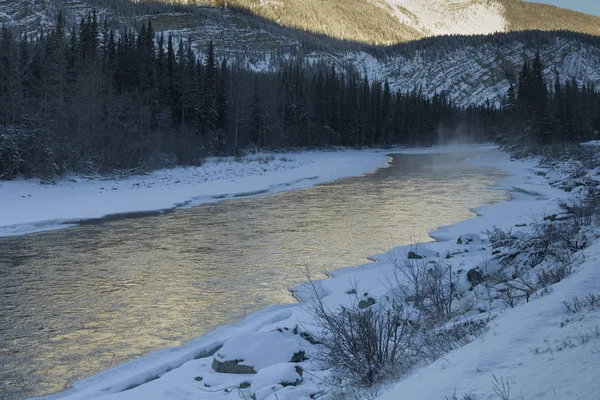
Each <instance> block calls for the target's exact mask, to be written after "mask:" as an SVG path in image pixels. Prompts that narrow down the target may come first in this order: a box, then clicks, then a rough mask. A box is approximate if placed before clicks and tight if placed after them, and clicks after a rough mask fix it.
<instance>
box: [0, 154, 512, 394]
mask: <svg viewBox="0 0 600 400" xmlns="http://www.w3.org/2000/svg"><path fill="white" fill-rule="evenodd" d="M465 158H467V155H464V154H463V155H456V154H453V155H412V156H394V161H393V165H392V166H391V167H390V168H386V169H381V170H378V171H377V172H376V173H374V174H371V175H367V176H364V177H359V178H349V179H344V180H340V181H337V182H334V183H331V184H326V185H321V186H317V187H315V188H309V189H304V190H298V191H294V192H284V193H280V194H277V195H273V196H266V197H257V198H249V199H239V200H234V201H226V202H221V203H218V204H210V205H205V206H201V207H196V208H193V209H188V210H181V211H178V212H175V213H170V214H167V215H163V216H150V217H144V218H139V219H128V220H121V221H108V222H105V223H102V224H95V225H85V226H79V227H74V228H69V229H65V230H61V231H56V232H46V233H40V234H33V235H28V236H25V237H16V238H4V239H0V398H3V399H10V398H23V397H28V396H32V395H41V394H46V393H51V392H56V391H60V390H62V389H63V388H64V387H65V386H67V385H69V384H70V383H72V382H74V381H75V380H77V379H81V378H83V377H85V376H88V375H90V374H93V373H96V372H98V371H101V370H104V369H107V368H110V367H112V366H115V365H117V364H119V363H121V362H124V361H127V360H129V359H132V358H135V357H139V356H141V355H143V354H146V353H148V352H151V351H153V350H157V349H160V348H163V347H166V346H176V345H179V344H181V343H183V342H186V341H188V340H190V339H192V338H194V337H197V336H200V335H202V334H204V333H206V332H207V331H209V330H211V329H213V328H214V327H216V326H218V325H221V324H226V323H232V322H235V321H237V320H239V319H240V318H242V317H243V316H244V315H247V314H248V313H250V312H253V311H256V310H258V309H260V308H263V307H266V306H269V305H273V304H281V303H289V302H293V301H294V299H293V297H292V296H291V295H290V294H289V292H288V291H287V288H288V287H290V286H293V285H295V284H297V283H299V282H301V281H302V280H303V277H302V274H301V272H300V269H299V267H301V266H303V265H305V264H306V265H309V266H310V267H311V270H313V271H327V270H331V269H334V268H338V267H343V266H347V265H356V264H359V263H363V262H364V261H365V257H366V256H368V255H371V254H375V253H380V252H382V251H385V250H387V249H389V248H390V247H392V246H394V245H398V244H403V243H408V242H415V241H425V240H429V237H428V236H427V233H428V232H429V231H431V230H433V229H435V227H437V226H440V225H448V224H452V223H454V222H457V221H460V220H463V219H465V218H469V217H472V216H474V215H473V214H472V213H471V212H469V208H471V207H475V206H480V205H484V204H491V203H494V202H497V201H501V200H505V199H506V198H507V195H506V194H505V193H504V192H500V191H492V190H485V188H486V187H488V186H490V185H493V184H494V183H496V182H497V181H498V180H499V179H500V178H501V176H502V175H501V174H500V173H498V172H496V171H494V170H491V169H482V168H474V167H469V166H467V165H465V164H464V163H462V161H463V160H464V159H465Z"/></svg>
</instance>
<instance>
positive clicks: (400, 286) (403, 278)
mask: <svg viewBox="0 0 600 400" xmlns="http://www.w3.org/2000/svg"><path fill="white" fill-rule="evenodd" d="M387 257H388V260H389V261H390V262H391V263H392V265H393V266H394V278H395V280H396V284H397V286H396V288H395V292H396V293H395V294H396V297H397V298H399V299H401V302H412V303H413V304H414V306H415V307H416V308H421V307H422V305H423V302H424V300H425V286H426V282H425V281H426V279H427V270H428V268H429V259H427V258H412V259H411V258H408V257H406V256H403V255H402V256H400V255H398V254H397V253H396V252H394V251H390V252H388V253H387Z"/></svg>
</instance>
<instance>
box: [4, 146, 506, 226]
mask: <svg viewBox="0 0 600 400" xmlns="http://www.w3.org/2000/svg"><path fill="white" fill-rule="evenodd" d="M494 147H495V146H490V145H474V146H439V147H433V148H415V149H401V148H399V149H369V150H340V151H310V152H300V153H261V154H255V155H249V156H247V157H246V158H244V159H243V160H241V161H236V160H234V158H232V157H226V158H220V159H217V158H213V159H209V160H208V161H207V162H206V163H205V164H204V165H203V166H200V167H178V168H172V169H162V170H158V171H154V172H151V173H149V174H146V175H133V176H129V177H124V178H107V177H89V178H86V177H74V176H71V177H65V178H62V179H60V180H58V181H57V182H56V183H55V184H51V185H45V184H40V183H39V181H38V180H16V181H7V182H0V204H2V207H1V208H0V237H3V236H18V235H25V234H29V233H34V232H42V231H48V230H55V229H61V228H67V227H69V226H73V225H75V224H77V223H78V222H81V221H84V220H93V219H102V218H105V217H107V216H118V215H127V214H136V213H146V212H164V211H169V210H174V209H178V208H186V207H193V206H197V205H201V204H206V203H214V202H218V201H221V200H228V199H234V198H240V197H249V196H258V195H268V194H274V193H278V192H282V191H287V190H295V189H301V188H306V187H311V186H315V185H318V184H321V183H325V182H331V181H335V180H338V179H342V178H347V177H352V176H360V175H364V174H367V173H370V172H372V171H374V170H375V169H377V168H383V167H385V166H386V165H387V163H388V162H389V157H388V156H387V155H388V154H390V153H394V154H427V153H440V152H450V151H456V149H464V150H469V149H474V148H480V149H481V148H482V149H492V148H494Z"/></svg>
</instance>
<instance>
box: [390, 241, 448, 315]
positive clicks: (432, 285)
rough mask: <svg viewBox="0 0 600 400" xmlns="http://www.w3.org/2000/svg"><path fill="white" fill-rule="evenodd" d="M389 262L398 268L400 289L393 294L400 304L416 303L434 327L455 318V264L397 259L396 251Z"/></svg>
mask: <svg viewBox="0 0 600 400" xmlns="http://www.w3.org/2000/svg"><path fill="white" fill-rule="evenodd" d="M419 257H420V256H419ZM388 259H389V260H390V262H391V263H392V264H393V266H394V277H395V280H396V283H397V286H396V287H395V288H394V290H393V292H394V294H395V296H396V300H397V301H398V302H399V303H412V305H413V307H415V308H416V309H418V310H420V311H423V313H424V317H426V318H427V319H428V321H429V322H431V323H432V324H434V325H436V324H440V323H443V322H445V321H448V320H449V319H450V318H451V317H452V306H453V304H454V301H455V300H456V299H457V298H458V293H457V289H458V277H457V276H456V274H455V273H454V271H453V267H452V265H451V264H445V263H444V262H443V261H442V260H438V261H433V260H432V259H431V258H430V257H420V258H416V257H413V258H410V257H397V256H396V255H394V254H393V253H392V252H389V253H388Z"/></svg>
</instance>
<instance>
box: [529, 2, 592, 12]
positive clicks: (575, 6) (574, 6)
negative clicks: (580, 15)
mask: <svg viewBox="0 0 600 400" xmlns="http://www.w3.org/2000/svg"><path fill="white" fill-rule="evenodd" d="M527 1H534V2H535V3H546V4H552V5H555V6H559V7H563V8H570V9H571V10H575V11H581V12H584V13H587V14H594V15H598V16H600V0H527Z"/></svg>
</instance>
